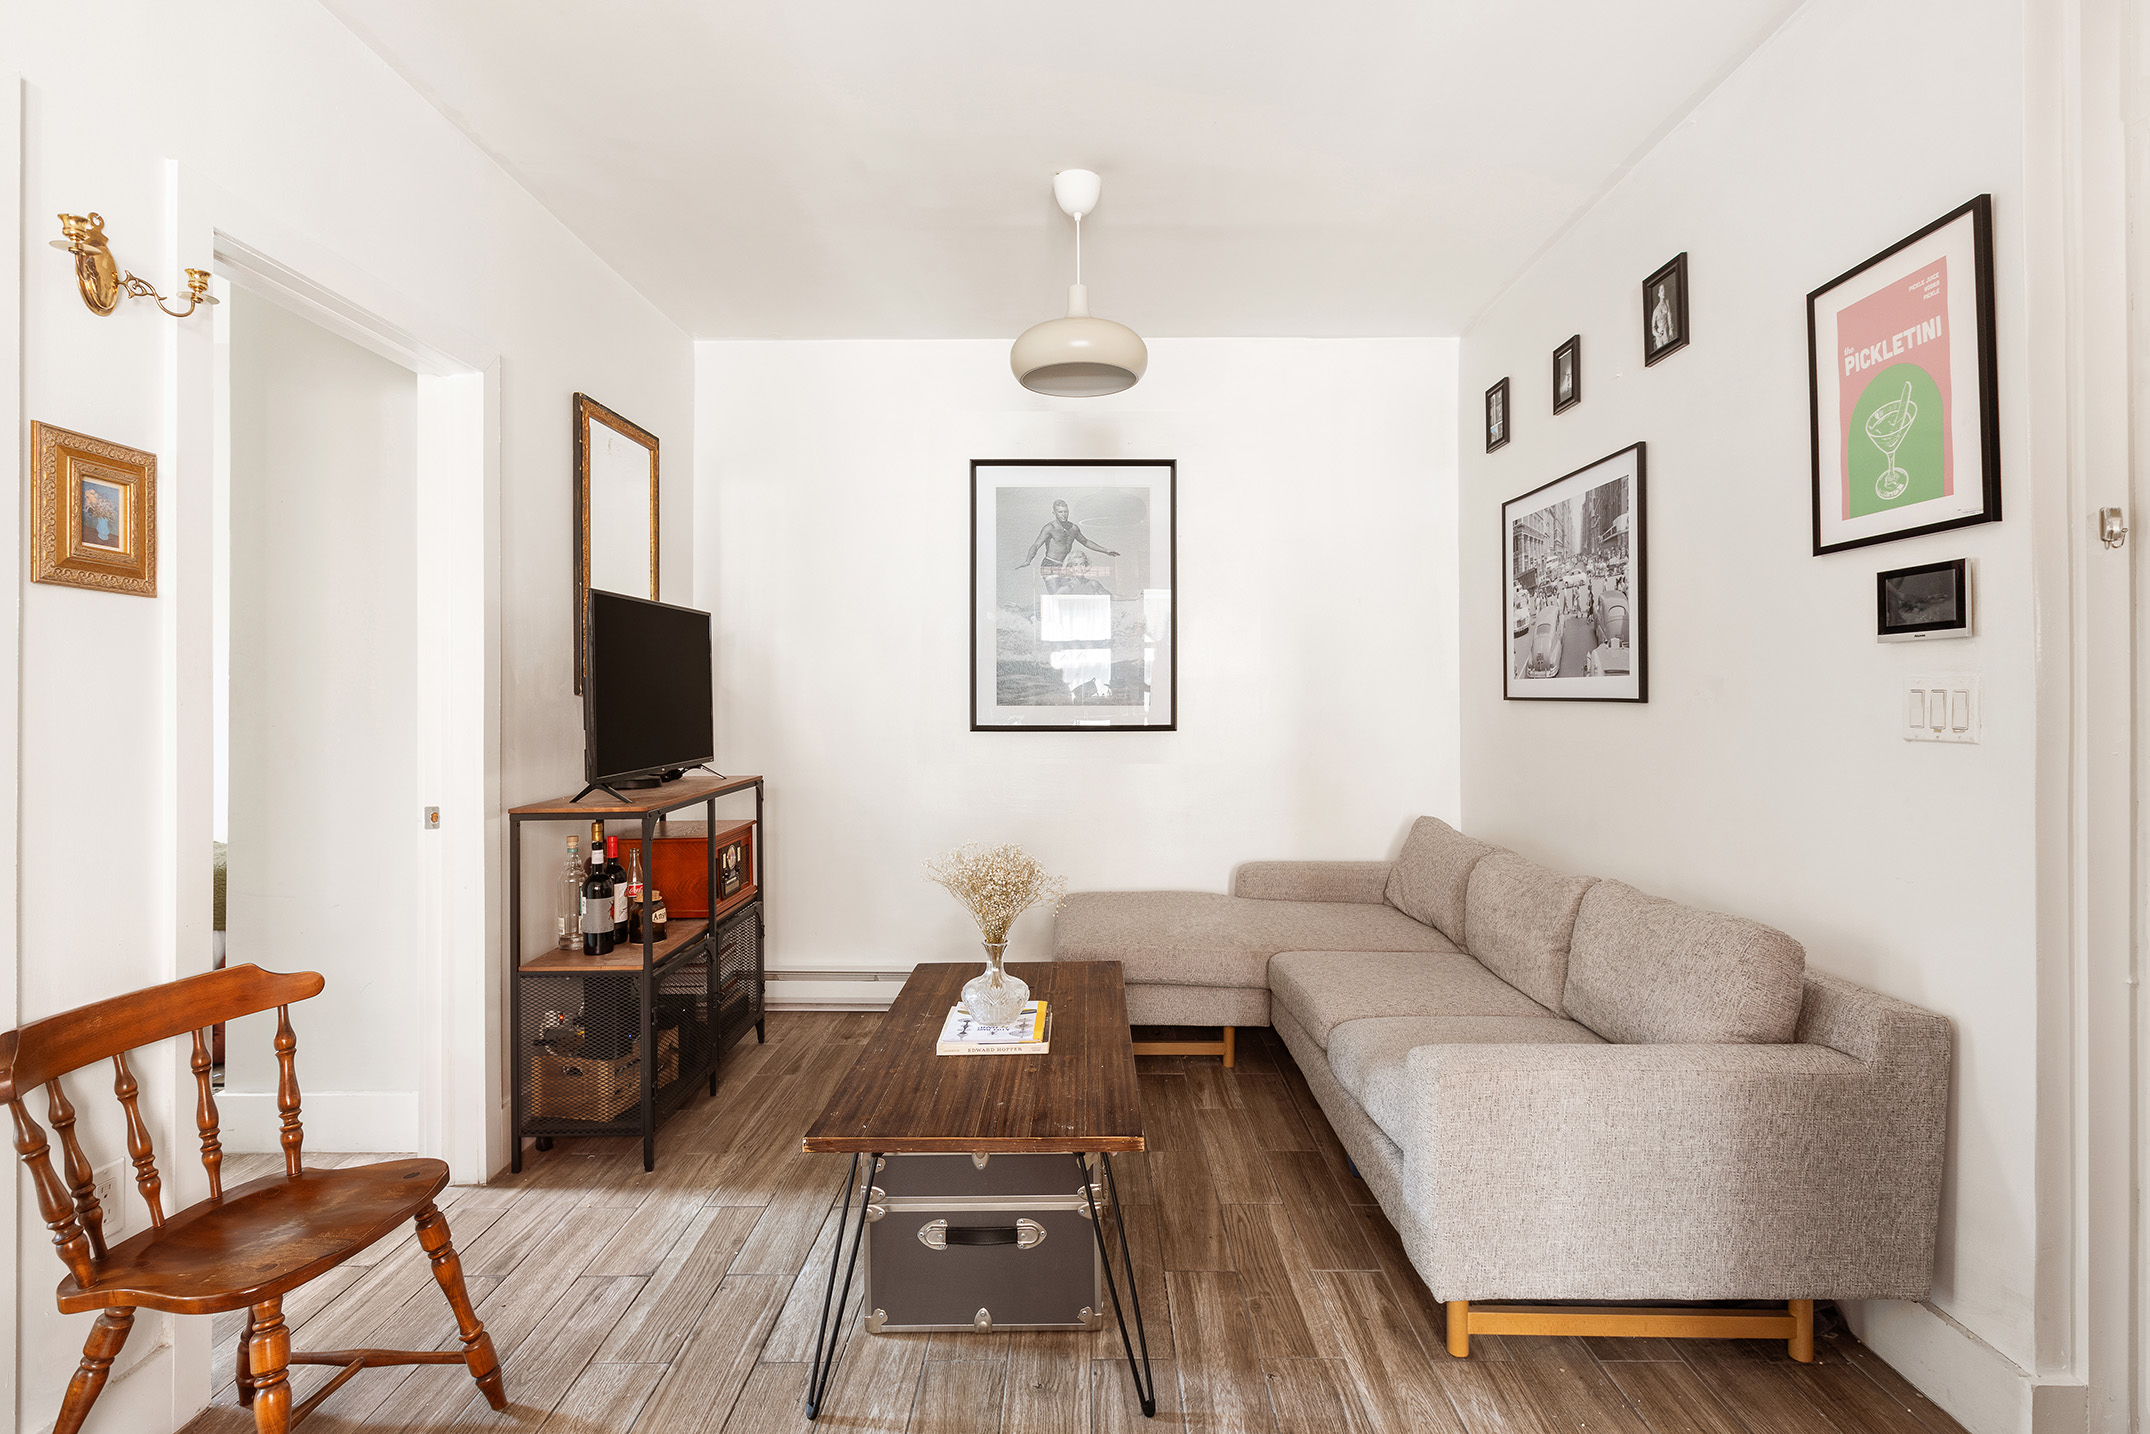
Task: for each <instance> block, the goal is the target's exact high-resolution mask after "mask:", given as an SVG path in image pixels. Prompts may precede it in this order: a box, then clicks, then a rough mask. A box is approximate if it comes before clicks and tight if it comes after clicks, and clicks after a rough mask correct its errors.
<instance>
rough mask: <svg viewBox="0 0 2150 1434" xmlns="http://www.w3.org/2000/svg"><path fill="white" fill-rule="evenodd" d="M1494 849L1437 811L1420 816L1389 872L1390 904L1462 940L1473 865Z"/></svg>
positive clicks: (1451, 936) (1458, 940)
mask: <svg viewBox="0 0 2150 1434" xmlns="http://www.w3.org/2000/svg"><path fill="white" fill-rule="evenodd" d="M1495 849H1496V848H1493V847H1490V846H1487V845H1486V844H1485V843H1484V842H1482V841H1473V840H1471V839H1470V838H1469V837H1467V836H1465V835H1464V834H1463V833H1462V832H1459V831H1457V830H1456V829H1455V828H1454V827H1452V826H1450V825H1449V824H1448V823H1447V822H1444V821H1442V820H1440V819H1439V818H1437V817H1420V818H1419V819H1418V820H1417V821H1416V822H1414V823H1412V825H1411V834H1410V835H1409V836H1407V837H1405V838H1404V841H1403V851H1402V853H1401V854H1400V855H1398V856H1397V858H1396V865H1395V867H1394V868H1393V869H1392V870H1391V871H1390V872H1389V885H1388V898H1389V905H1391V906H1393V907H1395V908H1396V909H1397V910H1398V911H1401V912H1402V913H1403V914H1404V915H1406V916H1408V917H1410V918H1411V919H1412V920H1413V921H1423V922H1425V923H1426V924H1427V925H1428V926H1431V927H1432V928H1433V929H1434V930H1436V931H1438V932H1440V933H1441V934H1442V935H1443V936H1446V937H1447V938H1448V939H1449V940H1451V941H1453V942H1455V943H1456V944H1457V945H1458V946H1461V945H1463V927H1464V909H1463V908H1464V894H1465V892H1466V891H1467V890H1468V888H1469V885H1470V880H1471V868H1472V867H1474V866H1476V865H1477V864H1478V859H1479V858H1480V857H1482V856H1484V855H1486V853H1488V852H1490V851H1493V850H1495Z"/></svg>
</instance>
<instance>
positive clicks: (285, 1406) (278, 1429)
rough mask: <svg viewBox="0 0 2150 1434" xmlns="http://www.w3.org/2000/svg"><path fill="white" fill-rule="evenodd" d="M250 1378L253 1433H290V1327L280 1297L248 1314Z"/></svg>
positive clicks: (247, 1358) (256, 1306) (248, 1364)
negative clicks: (285, 1321)
mask: <svg viewBox="0 0 2150 1434" xmlns="http://www.w3.org/2000/svg"><path fill="white" fill-rule="evenodd" d="M246 1323H247V1329H248V1331H249V1333H248V1335H247V1340H246V1362H247V1368H248V1370H249V1373H248V1375H247V1378H248V1379H249V1380H250V1381H251V1383H252V1384H253V1387H254V1399H253V1404H254V1434H290V1431H291V1377H290V1376H291V1328H290V1326H288V1325H286V1324H285V1323H284V1302H283V1300H282V1298H281V1297H279V1298H277V1299H273V1300H263V1301H262V1302H261V1303H260V1304H258V1305H255V1306H254V1307H253V1308H252V1309H250V1310H248V1311H247V1313H246Z"/></svg>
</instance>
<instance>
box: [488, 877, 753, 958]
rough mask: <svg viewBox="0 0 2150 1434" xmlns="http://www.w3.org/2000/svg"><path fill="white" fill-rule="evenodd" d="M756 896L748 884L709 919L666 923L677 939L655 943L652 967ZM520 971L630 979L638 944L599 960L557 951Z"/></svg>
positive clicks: (639, 954)
mask: <svg viewBox="0 0 2150 1434" xmlns="http://www.w3.org/2000/svg"><path fill="white" fill-rule="evenodd" d="M759 894H760V888H759V887H757V886H755V885H754V883H753V882H751V881H750V882H748V883H747V884H746V885H745V886H742V887H740V888H739V889H738V890H737V891H735V892H733V893H732V894H731V895H730V896H728V897H726V898H725V899H724V900H722V901H720V902H718V903H717V909H716V910H715V911H714V912H713V913H711V915H710V919H709V920H707V921H704V920H703V919H702V918H701V917H698V916H696V917H689V918H688V919H686V920H684V921H675V922H671V923H669V924H670V925H672V926H674V927H677V928H678V934H677V935H668V936H666V937H665V938H664V940H662V941H660V942H658V943H657V953H656V956H655V957H654V958H653V962H652V964H653V965H657V966H662V965H663V964H664V963H665V962H667V961H669V960H671V959H672V956H673V955H674V954H675V953H676V952H678V951H680V950H682V949H684V948H685V947H686V946H687V945H688V944H690V943H691V942H695V941H699V940H701V939H702V937H703V935H704V934H706V933H707V932H708V931H709V929H710V928H711V927H713V926H715V925H716V924H717V923H718V922H720V921H722V920H723V919H724V918H725V917H727V916H730V915H731V914H732V913H733V912H735V911H737V910H739V909H740V908H741V907H743V906H745V905H746V904H747V903H748V902H750V901H752V900H753V899H754V898H755V897H756V896H757V895H759ZM522 969H523V970H525V971H529V972H534V973H541V974H544V975H548V976H621V975H633V974H634V973H636V972H638V971H640V970H641V969H642V943H641V942H639V941H637V942H634V943H633V944H631V945H623V946H615V947H613V948H612V949H611V950H610V951H607V952H606V953H605V954H604V955H602V956H586V955H584V954H583V953H582V952H580V951H562V950H559V949H558V948H557V947H556V948H554V949H553V950H551V951H547V952H546V953H545V954H544V955H542V956H533V957H532V958H531V959H530V960H528V961H525V962H523V966H522Z"/></svg>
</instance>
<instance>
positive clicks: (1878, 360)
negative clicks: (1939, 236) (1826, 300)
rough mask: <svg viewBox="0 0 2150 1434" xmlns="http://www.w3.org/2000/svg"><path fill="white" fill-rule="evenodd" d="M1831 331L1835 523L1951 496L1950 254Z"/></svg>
mask: <svg viewBox="0 0 2150 1434" xmlns="http://www.w3.org/2000/svg"><path fill="white" fill-rule="evenodd" d="M1836 325H1837V382H1838V385H1839V388H1838V395H1839V397H1838V404H1837V414H1838V416H1839V424H1838V433H1837V438H1838V441H1839V454H1840V462H1841V467H1840V468H1839V470H1838V471H1839V472H1841V473H1842V474H1843V492H1842V494H1841V504H1842V516H1843V517H1844V518H1846V519H1852V518H1860V517H1864V516H1866V515H1867V514H1870V513H1880V512H1885V511H1888V510H1890V509H1897V508H1908V507H1911V506H1913V505H1915V504H1919V503H1927V502H1931V501H1933V500H1934V499H1936V498H1944V497H1948V496H1951V495H1952V494H1954V493H1955V491H1956V483H1955V470H1956V464H1955V458H1956V455H1955V451H1954V441H1953V436H1952V432H1951V430H1952V429H1953V428H1954V426H1955V425H1954V424H1953V422H1952V421H1951V419H1952V417H1953V415H1952V414H1951V413H1950V411H1949V406H1950V401H1951V400H1950V393H1949V338H1950V335H1949V331H1948V330H1949V323H1948V257H1947V256H1946V255H1942V256H1941V257H1940V258H1937V259H1935V260H1934V261H1933V262H1932V263H1931V264H1928V265H1926V266H1924V267H1923V268H1921V269H1919V270H1918V271H1917V272H1916V273H1913V274H1911V275H1909V276H1907V277H1905V278H1902V279H1898V280H1896V281H1895V282H1893V283H1891V284H1890V285H1888V286H1887V287H1885V288H1883V289H1880V290H1877V291H1876V292H1874V293H1872V294H1869V295H1868V296H1867V297H1865V298H1863V299H1860V300H1858V301H1857V302H1855V303H1852V304H1849V305H1847V306H1845V307H1844V308H1843V309H1841V310H1839V311H1838V313H1837V318H1836Z"/></svg>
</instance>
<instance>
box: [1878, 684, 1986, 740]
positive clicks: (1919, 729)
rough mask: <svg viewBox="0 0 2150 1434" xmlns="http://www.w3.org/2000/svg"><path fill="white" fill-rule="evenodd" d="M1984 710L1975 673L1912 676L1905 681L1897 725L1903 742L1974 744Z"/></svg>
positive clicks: (1977, 738) (1977, 736) (1977, 737)
mask: <svg viewBox="0 0 2150 1434" xmlns="http://www.w3.org/2000/svg"><path fill="white" fill-rule="evenodd" d="M1983 706H1984V704H1983V703H1981V702H1980V700H1979V692H1978V674H1977V673H1975V672H1923V673H1922V672H1914V673H1912V674H1911V675H1910V676H1908V677H1906V678H1905V679H1904V699H1903V704H1902V706H1901V707H1900V708H1899V709H1898V711H1899V713H1900V715H1899V716H1898V718H1897V721H1898V722H1900V723H1902V724H1903V734H1904V740H1905V741H1906V742H1957V743H1975V742H1977V741H1978V740H1979V735H1978V734H1979V729H1980V726H1981V717H1982V712H1983Z"/></svg>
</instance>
